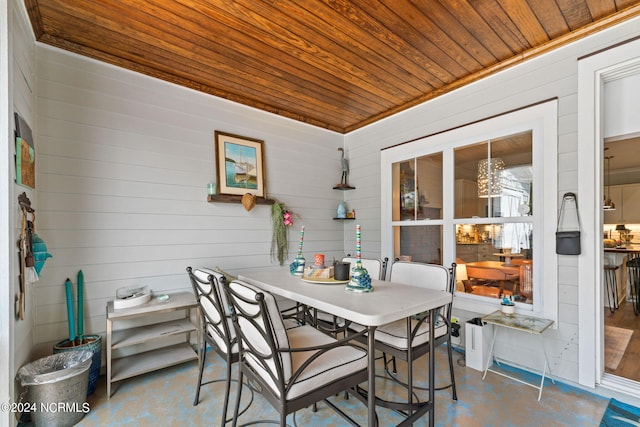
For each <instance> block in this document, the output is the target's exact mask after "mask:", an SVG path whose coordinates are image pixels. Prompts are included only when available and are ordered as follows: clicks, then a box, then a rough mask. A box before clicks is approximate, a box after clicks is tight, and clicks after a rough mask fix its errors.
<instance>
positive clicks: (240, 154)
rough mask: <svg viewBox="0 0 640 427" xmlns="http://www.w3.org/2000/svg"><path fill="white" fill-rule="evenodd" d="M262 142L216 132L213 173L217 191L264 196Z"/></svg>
mask: <svg viewBox="0 0 640 427" xmlns="http://www.w3.org/2000/svg"><path fill="white" fill-rule="evenodd" d="M262 149H263V141H261V140H259V139H253V138H247V137H244V136H239V135H233V134H230V133H225V132H218V131H216V132H215V154H216V173H217V178H218V189H219V193H220V194H235V195H244V194H246V193H251V194H254V195H256V196H258V197H266V190H265V179H264V177H265V169H264V153H263V151H262Z"/></svg>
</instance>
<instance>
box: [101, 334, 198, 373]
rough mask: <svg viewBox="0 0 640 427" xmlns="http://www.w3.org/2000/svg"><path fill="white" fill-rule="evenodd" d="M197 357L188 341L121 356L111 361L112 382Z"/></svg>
mask: <svg viewBox="0 0 640 427" xmlns="http://www.w3.org/2000/svg"><path fill="white" fill-rule="evenodd" d="M196 359H198V353H196V352H195V351H194V350H193V348H191V346H190V345H189V344H188V343H186V342H184V343H180V344H175V345H172V346H168V347H161V348H158V349H155V350H151V351H145V352H144V353H138V354H134V355H132V356H126V357H121V358H118V359H114V360H113V361H112V362H111V363H112V365H111V366H112V370H113V374H112V376H111V382H112V383H113V382H116V381H121V380H124V379H127V378H131V377H135V376H137V375H141V374H146V373H147V372H152V371H155V370H158V369H162V368H166V367H169V366H173V365H178V364H181V363H184V362H188V361H191V360H196Z"/></svg>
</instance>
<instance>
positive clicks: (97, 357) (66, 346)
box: [53, 335, 102, 396]
mask: <svg viewBox="0 0 640 427" xmlns="http://www.w3.org/2000/svg"><path fill="white" fill-rule="evenodd" d="M73 350H89V351H91V352H93V357H92V358H91V367H90V368H89V386H88V388H87V396H90V395H91V394H93V392H94V391H96V386H97V384H98V378H99V377H100V368H101V365H102V336H100V335H85V336H84V337H83V338H82V342H81V343H80V342H76V341H71V340H69V339H66V340H63V341H60V342H59V343H57V344H56V345H54V346H53V353H54V354H56V353H63V352H65V351H73Z"/></svg>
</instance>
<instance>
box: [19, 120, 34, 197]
mask: <svg viewBox="0 0 640 427" xmlns="http://www.w3.org/2000/svg"><path fill="white" fill-rule="evenodd" d="M14 116H15V122H16V127H15V144H16V145H15V147H16V156H15V157H16V183H17V184H20V185H23V186H25V187H28V188H32V189H35V188H36V151H35V147H34V144H33V132H31V127H30V126H29V124H28V123H27V122H26V121H25V119H24V118H23V117H22V116H20V115H19V114H18V113H14Z"/></svg>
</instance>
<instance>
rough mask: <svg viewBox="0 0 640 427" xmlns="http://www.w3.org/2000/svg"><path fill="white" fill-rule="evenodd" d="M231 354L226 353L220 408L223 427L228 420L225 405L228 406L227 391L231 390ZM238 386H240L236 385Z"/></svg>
mask: <svg viewBox="0 0 640 427" xmlns="http://www.w3.org/2000/svg"><path fill="white" fill-rule="evenodd" d="M231 367H232V365H231V355H230V354H228V355H227V381H226V389H225V391H224V408H223V409H222V423H221V425H222V427H224V426H225V425H226V424H227V422H228V421H231V420H227V407H228V406H229V391H230V390H231ZM238 387H240V386H238Z"/></svg>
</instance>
